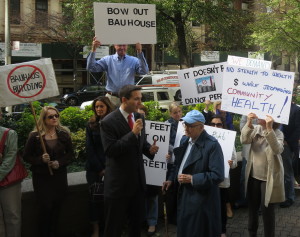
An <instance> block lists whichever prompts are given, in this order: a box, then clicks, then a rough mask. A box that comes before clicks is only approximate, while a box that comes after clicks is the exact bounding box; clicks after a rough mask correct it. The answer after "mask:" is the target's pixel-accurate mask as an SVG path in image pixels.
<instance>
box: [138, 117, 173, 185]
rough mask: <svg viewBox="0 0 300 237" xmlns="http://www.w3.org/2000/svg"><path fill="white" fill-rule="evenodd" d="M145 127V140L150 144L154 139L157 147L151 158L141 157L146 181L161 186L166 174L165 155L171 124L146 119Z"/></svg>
mask: <svg viewBox="0 0 300 237" xmlns="http://www.w3.org/2000/svg"><path fill="white" fill-rule="evenodd" d="M145 129H146V138H147V141H148V142H149V143H150V144H151V145H152V144H153V142H154V140H156V145H157V146H158V147H159V150H158V152H157V154H155V157H154V159H153V160H150V159H149V158H147V157H146V156H144V157H143V159H144V167H145V173H146V183H147V184H149V185H156V186H162V184H163V182H164V181H165V180H166V174H167V162H166V155H167V154H168V149H169V139H170V129H171V124H169V123H162V122H155V121H148V120H146V128H145Z"/></svg>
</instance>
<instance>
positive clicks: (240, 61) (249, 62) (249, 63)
mask: <svg viewBox="0 0 300 237" xmlns="http://www.w3.org/2000/svg"><path fill="white" fill-rule="evenodd" d="M227 62H228V64H230V65H236V66H241V67H253V68H261V69H271V66H272V62H270V61H265V60H260V59H254V58H243V57H237V56H231V55H228V59H227Z"/></svg>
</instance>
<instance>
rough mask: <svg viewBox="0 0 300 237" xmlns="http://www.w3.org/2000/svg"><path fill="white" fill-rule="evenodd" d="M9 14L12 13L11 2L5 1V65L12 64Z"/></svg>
mask: <svg viewBox="0 0 300 237" xmlns="http://www.w3.org/2000/svg"><path fill="white" fill-rule="evenodd" d="M9 13H10V0H5V65H8V64H11V45H10V22H9Z"/></svg>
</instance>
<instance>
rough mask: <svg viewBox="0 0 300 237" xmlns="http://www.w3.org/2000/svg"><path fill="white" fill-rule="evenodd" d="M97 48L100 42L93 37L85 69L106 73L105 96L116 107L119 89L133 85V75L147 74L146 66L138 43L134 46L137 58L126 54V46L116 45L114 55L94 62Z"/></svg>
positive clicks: (118, 101)
mask: <svg viewBox="0 0 300 237" xmlns="http://www.w3.org/2000/svg"><path fill="white" fill-rule="evenodd" d="M99 46H101V43H100V41H98V40H97V39H96V37H94V39H93V43H92V52H91V53H90V54H89V56H88V58H87V66H86V69H87V70H88V71H90V72H106V76H107V82H106V90H107V93H106V96H107V97H109V99H110V100H111V102H112V103H113V104H114V105H116V106H117V105H119V104H120V103H121V102H120V99H119V98H118V97H119V96H118V92H119V89H120V88H121V87H123V86H124V85H134V77H135V74H141V75H143V74H147V73H148V72H149V68H148V64H147V62H146V59H145V57H144V54H143V52H142V45H141V44H140V43H137V44H136V51H137V57H133V56H130V55H127V54H126V51H127V45H126V44H118V45H114V47H115V49H116V53H115V54H114V55H108V56H105V57H103V58H101V59H100V60H96V59H95V51H96V49H97V47H99Z"/></svg>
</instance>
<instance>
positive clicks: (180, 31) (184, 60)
mask: <svg viewBox="0 0 300 237" xmlns="http://www.w3.org/2000/svg"><path fill="white" fill-rule="evenodd" d="M174 24H175V27H176V35H177V41H178V52H179V64H180V69H182V66H183V65H184V64H185V65H186V66H187V67H190V65H191V60H190V57H189V55H188V52H187V47H186V38H185V22H184V21H183V19H182V16H181V12H176V13H175V22H174Z"/></svg>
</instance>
